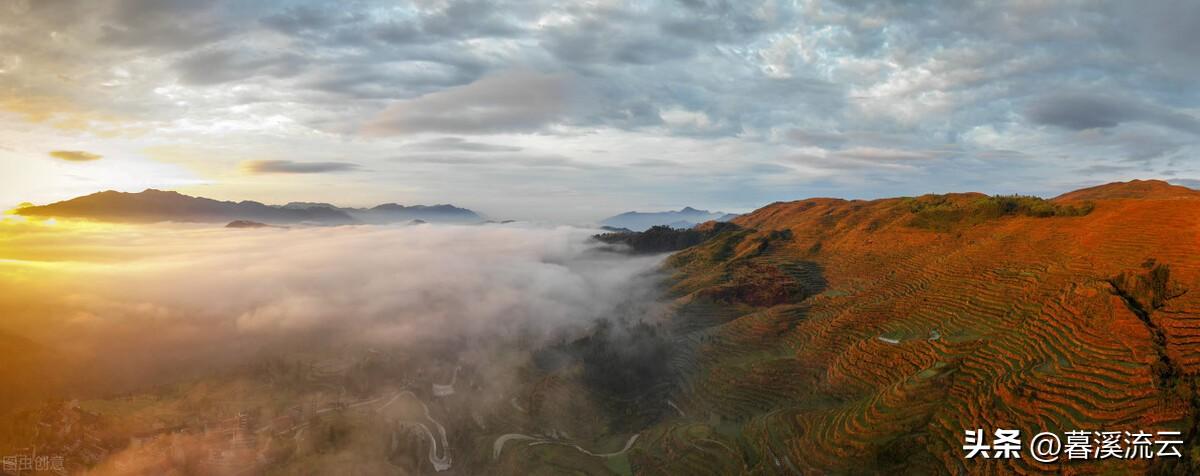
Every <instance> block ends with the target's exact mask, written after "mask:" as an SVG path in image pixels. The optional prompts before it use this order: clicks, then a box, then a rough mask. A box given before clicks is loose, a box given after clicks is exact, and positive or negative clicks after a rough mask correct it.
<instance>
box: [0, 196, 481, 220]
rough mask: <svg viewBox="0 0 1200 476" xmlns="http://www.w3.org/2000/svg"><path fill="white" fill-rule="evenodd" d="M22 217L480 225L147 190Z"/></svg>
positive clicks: (457, 215) (446, 215)
mask: <svg viewBox="0 0 1200 476" xmlns="http://www.w3.org/2000/svg"><path fill="white" fill-rule="evenodd" d="M14 213H16V214H18V215H22V216H39V217H63V218H83V219H90V220H99V221H111V222H136V223H153V222H166V221H173V222H229V221H237V220H242V221H253V222H260V223H264V224H294V223H310V224H319V225H347V224H356V223H370V224H386V223H401V222H408V221H412V220H421V221H425V222H433V223H478V222H481V221H483V218H482V217H480V216H479V215H478V214H477V213H475V212H473V211H471V210H468V209H465V208H459V207H455V206H453V205H432V206H426V205H412V206H404V205H399V204H395V203H385V204H382V205H379V206H376V207H372V208H344V207H338V206H334V205H331V204H328V203H308V202H292V203H288V204H286V205H266V204H263V203H259V202H254V201H241V202H232V201H220V200H213V199H210V198H203V197H193V196H189V195H184V194H181V193H178V192H171V191H162V190H154V189H147V190H145V191H142V192H138V193H127V192H115V191H112V190H109V191H104V192H98V193H93V194H91V195H85V196H82V197H77V198H73V199H70V200H65V201H61V202H56V203H51V204H49V205H42V206H23V207H20V208H17V209H16V210H15V211H14Z"/></svg>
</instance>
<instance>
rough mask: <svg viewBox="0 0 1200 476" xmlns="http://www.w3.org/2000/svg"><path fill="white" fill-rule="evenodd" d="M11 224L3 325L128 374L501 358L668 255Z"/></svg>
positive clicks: (366, 232)
mask: <svg viewBox="0 0 1200 476" xmlns="http://www.w3.org/2000/svg"><path fill="white" fill-rule="evenodd" d="M0 227H6V229H4V230H3V231H4V233H3V234H2V235H0V244H2V245H3V247H4V249H5V250H7V251H6V253H7V254H6V257H11V258H13V259H11V260H5V261H4V262H0V286H3V287H4V288H5V289H14V290H15V289H19V290H21V292H10V293H4V294H3V295H0V314H2V315H4V316H5V326H6V327H5V329H8V330H12V329H19V330H23V332H24V333H27V334H28V335H29V337H30V338H31V339H35V340H38V341H40V342H47V343H49V345H51V346H52V347H53V350H54V351H56V352H59V351H61V352H63V354H64V355H74V356H80V359H81V360H80V361H79V362H77V363H78V364H79V365H81V366H82V367H86V368H87V369H88V372H90V375H92V376H95V377H99V378H97V379H95V380H96V381H101V382H109V383H110V384H112V385H114V386H116V387H117V388H128V387H127V386H128V385H132V384H134V383H137V382H144V381H147V380H153V379H156V378H178V375H185V374H186V375H190V373H189V372H188V371H189V370H195V369H200V368H203V369H210V370H211V369H218V368H222V367H225V366H229V365H244V364H245V363H246V362H247V361H250V360H251V359H255V358H262V357H263V356H264V355H267V356H269V355H273V353H274V352H277V351H278V352H293V353H294V352H295V351H296V349H301V348H302V349H304V350H305V352H322V351H328V350H330V349H334V350H337V351H340V352H345V349H363V350H365V349H369V348H375V349H395V350H399V351H403V352H407V353H411V354H413V355H421V354H423V353H425V352H435V353H436V355H439V358H442V357H444V358H447V359H449V361H450V362H454V361H455V360H458V361H460V362H464V363H469V364H472V365H475V366H478V367H480V368H492V369H495V370H497V371H499V370H502V369H500V368H499V367H500V365H501V364H499V363H498V362H500V360H501V359H499V358H498V354H495V353H493V352H494V351H499V350H500V349H507V352H508V353H507V354H505V355H512V353H513V352H518V353H519V352H522V351H526V352H527V351H531V350H533V349H535V348H536V347H537V346H538V345H539V344H542V343H547V342H552V341H557V339H559V338H562V337H564V336H568V337H569V336H571V335H574V334H577V333H578V332H580V331H583V330H586V329H588V328H589V327H590V326H591V325H592V324H594V323H595V322H596V321H597V320H598V319H602V318H609V319H611V318H614V317H616V316H621V315H626V314H627V313H628V315H631V316H638V317H640V316H645V315H647V314H646V313H644V312H643V311H646V310H647V308H645V307H644V306H648V305H650V303H651V302H652V301H653V297H654V296H653V289H654V287H653V286H652V285H651V284H652V283H653V282H654V280H655V279H657V278H656V274H655V273H656V270H657V267H658V265H659V263H660V260H661V257H657V256H655V257H628V256H625V255H619V254H614V253H610V252H604V251H601V250H599V249H598V246H597V244H596V243H593V242H590V241H589V236H590V233H591V232H590V231H589V230H583V229H576V228H531V227H517V226H500V225H487V226H440V225H420V226H407V227H384V226H353V227H316V228H298V229H296V228H294V229H258V230H228V229H223V228H213V227H204V228H198V227H184V226H153V227H121V228H116V227H114V228H106V229H97V228H79V229H75V228H70V227H69V226H65V225H60V226H56V227H50V226H45V225H36V224H31V223H12V224H9V223H7V222H0ZM130 242H136V243H137V244H138V246H136V247H130V246H128V244H129V243H130ZM59 260H69V261H70V263H71V265H70V266H69V267H63V266H55V265H54V263H55V262H58V261H59ZM113 262H120V263H122V264H121V266H112V263H113ZM11 270H20V271H21V272H17V273H12V272H7V271H11ZM518 343H520V345H518ZM339 349H340V350H339ZM485 393H486V392H485Z"/></svg>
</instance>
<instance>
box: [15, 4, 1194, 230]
mask: <svg viewBox="0 0 1200 476" xmlns="http://www.w3.org/2000/svg"><path fill="white" fill-rule="evenodd" d="M1197 24H1200V3H1197V2H1187V1H1178V2H1174V1H1144V2H1124V1H1112V2H1104V1H1086V2H1072V1H1059V2H1050V1H1038V0H1014V1H1007V2H1005V1H995V2H958V1H947V2H939V1H928V2H893V1H870V0H845V1H817V0H813V1H754V0H746V1H736V2H735V1H720V0H676V1H668V0H663V1H656V2H639V1H629V2H619V1H605V0H600V1H578V2H576V1H571V2H566V1H563V2H555V1H541V0H519V1H474V0H471V1H458V0H418V1H412V2H403V1H385V2H371V1H341V2H320V3H318V2H285V1H269V2H268V1H262V2H252V1H239V2H233V1H217V0H212V1H209V0H160V1H150V0H90V1H62V0H0V208H7V207H9V206H15V205H16V204H18V203H20V202H25V201H29V202H35V203H47V202H52V201H56V200H62V199H66V198H70V197H74V196H78V195H83V194H87V193H92V192H96V191H100V190H106V189H115V190H122V191H140V190H142V189H145V188H159V189H170V190H178V191H180V192H183V193H189V194H193V195H201V196H208V197H212V198H218V199H227V200H242V199H251V200H258V201H263V202H266V203H286V202H288V201H321V202H331V203H335V204H338V205H346V206H364V205H374V204H378V203H384V202H398V203H403V204H435V203H453V204H455V205H458V206H464V207H468V208H471V209H473V210H476V211H478V212H481V213H483V214H485V215H488V216H490V217H493V218H500V219H509V218H512V219H532V220H543V221H556V222H593V221H595V220H598V219H601V218H603V217H605V216H608V215H612V214H615V213H618V212H623V211H627V210H643V211H651V210H663V209H677V208H681V207H683V206H693V207H698V208H707V209H712V210H723V211H728V212H744V211H749V210H753V209H755V208H758V207H760V206H763V205H765V204H768V203H770V202H773V201H777V200H794V199H801V198H806V197H812V196H835V197H844V198H879V197H887V196H896V195H918V194H923V193H931V192H950V191H980V192H985V193H1025V194H1036V195H1042V196H1053V195H1056V194H1058V193H1062V192H1065V191H1069V190H1072V189H1076V188H1080V187H1082V186H1087V185H1093V184H1097V183H1103V182H1110V181H1115V180H1127V179H1132V178H1164V179H1169V180H1172V181H1174V182H1176V183H1181V184H1185V185H1193V186H1195V185H1198V184H1200V181H1198V180H1197V179H1200V160H1196V159H1195V158H1194V157H1195V156H1196V153H1197V152H1198V151H1200V141H1198V138H1200V93H1198V92H1197V91H1198V90H1197V89H1196V87H1195V80H1196V78H1198V77H1200V28H1196V27H1195V25H1197Z"/></svg>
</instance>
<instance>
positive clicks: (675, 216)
mask: <svg viewBox="0 0 1200 476" xmlns="http://www.w3.org/2000/svg"><path fill="white" fill-rule="evenodd" d="M736 216H737V215H735V214H732V213H725V212H710V211H708V210H697V209H695V208H692V207H684V208H682V209H679V210H668V211H665V212H625V213H622V214H620V215H615V216H611V217H608V218H605V219H604V220H601V221H600V224H601V225H604V226H608V227H612V228H624V229H627V230H632V231H644V230H647V229H649V228H650V227H652V226H659V225H662V226H669V227H671V228H691V227H693V226H696V225H698V224H701V223H704V222H706V221H729V220H732V219H733V218H734V217H736Z"/></svg>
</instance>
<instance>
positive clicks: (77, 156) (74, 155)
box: [50, 150, 102, 162]
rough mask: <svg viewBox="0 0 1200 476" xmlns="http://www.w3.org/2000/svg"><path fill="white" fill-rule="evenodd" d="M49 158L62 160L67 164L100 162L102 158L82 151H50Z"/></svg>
mask: <svg viewBox="0 0 1200 476" xmlns="http://www.w3.org/2000/svg"><path fill="white" fill-rule="evenodd" d="M50 157H54V158H56V159H62V160H65V161H68V162H91V161H93V160H100V159H101V158H102V156H100V155H98V154H93V153H91V152H85V151H82V150H52V151H50Z"/></svg>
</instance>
